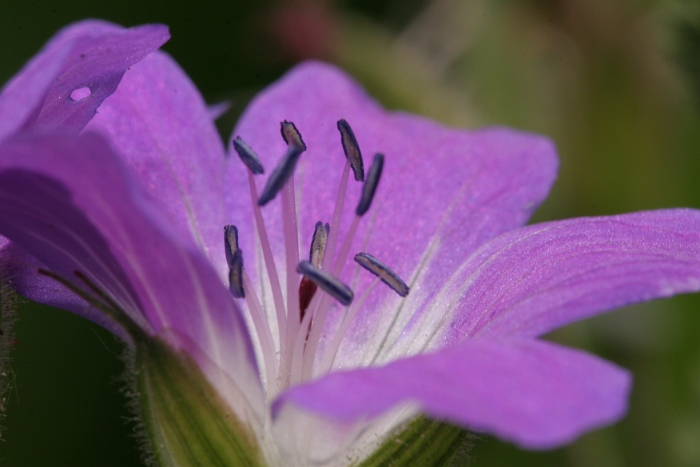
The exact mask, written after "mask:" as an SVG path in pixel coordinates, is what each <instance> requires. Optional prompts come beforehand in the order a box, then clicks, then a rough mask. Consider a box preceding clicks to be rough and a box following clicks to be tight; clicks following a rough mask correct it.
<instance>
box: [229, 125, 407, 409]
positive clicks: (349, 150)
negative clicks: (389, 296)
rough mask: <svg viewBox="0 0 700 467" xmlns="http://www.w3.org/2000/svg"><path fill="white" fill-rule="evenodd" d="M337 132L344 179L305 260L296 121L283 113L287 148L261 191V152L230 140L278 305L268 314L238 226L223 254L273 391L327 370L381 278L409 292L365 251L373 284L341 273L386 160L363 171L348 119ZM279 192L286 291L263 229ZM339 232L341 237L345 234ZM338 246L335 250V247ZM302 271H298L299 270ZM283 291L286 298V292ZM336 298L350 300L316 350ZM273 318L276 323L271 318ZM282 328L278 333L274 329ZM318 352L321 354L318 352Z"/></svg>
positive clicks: (362, 257)
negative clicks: (354, 195) (343, 229)
mask: <svg viewBox="0 0 700 467" xmlns="http://www.w3.org/2000/svg"><path fill="white" fill-rule="evenodd" d="M337 126H338V131H339V132H340V140H341V144H342V146H343V150H344V152H345V156H346V163H345V168H344V170H343V174H342V176H341V179H340V186H339V187H338V195H337V198H336V203H335V208H334V210H333V216H332V219H331V222H330V223H325V224H324V223H323V222H320V221H319V222H317V223H316V228H315V230H314V235H313V238H312V239H311V246H310V251H309V259H308V261H306V260H303V261H300V257H299V251H298V246H297V245H298V244H299V242H298V238H297V217H296V200H295V192H294V169H295V167H296V164H297V162H298V160H299V158H300V156H301V154H302V153H303V152H304V151H306V144H305V143H304V141H303V139H302V137H301V134H300V133H299V131H298V130H297V128H296V127H295V126H294V124H293V123H291V122H288V121H284V122H282V124H281V133H282V137H283V138H284V141H285V142H286V143H287V150H286V152H285V154H284V156H283V157H282V159H281V161H280V163H279V165H278V166H277V167H276V168H275V170H274V171H273V172H272V174H271V175H270V177H269V179H268V181H267V183H266V185H265V187H264V188H263V190H262V193H261V194H260V196H258V190H257V186H256V184H255V180H254V175H257V174H262V173H263V172H264V169H263V166H262V164H261V163H260V160H259V158H258V156H257V155H256V154H255V152H254V151H253V149H252V148H251V147H250V146H249V145H248V144H246V143H245V142H244V141H243V140H242V139H241V138H240V137H239V136H237V137H236V138H234V140H233V148H234V149H235V150H236V152H237V153H238V155H239V156H240V158H241V160H242V161H243V163H244V164H245V165H246V167H247V168H248V182H249V187H250V195H251V200H252V208H253V215H254V218H255V223H256V227H257V229H256V231H257V233H258V235H259V244H260V246H261V249H262V254H263V259H264V261H265V266H266V269H267V274H268V279H269V282H270V288H271V291H272V297H273V302H274V308H275V312H274V313H273V314H270V315H268V314H267V313H266V312H265V310H264V309H263V307H262V305H261V304H260V300H259V299H258V297H257V296H256V293H255V289H254V287H253V285H252V283H251V281H250V279H249V277H248V275H247V273H246V271H245V269H244V267H243V255H242V252H241V250H240V248H239V246H238V229H236V227H235V226H230V225H227V226H225V227H224V239H225V244H226V259H227V262H228V266H229V288H230V290H231V294H232V295H233V296H234V297H236V298H240V299H245V300H246V303H247V305H248V310H249V313H250V320H251V321H252V325H253V327H254V328H255V334H256V336H257V340H258V343H259V347H260V354H261V360H262V361H261V362H259V363H260V365H261V372H262V376H263V378H264V379H265V382H266V387H267V392H268V397H269V398H272V397H274V395H275V394H277V393H278V392H280V391H282V390H283V389H285V388H287V387H289V386H290V385H292V384H298V383H300V382H303V381H308V380H311V379H313V378H315V377H318V376H321V375H323V374H325V373H327V372H328V371H329V370H330V369H331V366H332V365H333V361H334V359H335V357H336V354H337V353H338V349H339V348H340V344H341V343H342V341H343V338H344V336H345V335H346V333H347V331H348V329H349V328H350V325H351V324H352V322H353V320H354V318H355V316H356V315H357V313H358V312H359V311H360V309H361V307H362V306H363V304H364V303H365V301H366V300H367V298H368V297H369V295H370V294H371V293H372V291H373V290H374V288H375V287H376V286H377V285H378V284H379V282H384V283H385V284H386V285H388V286H389V287H391V288H392V289H393V290H394V291H396V292H397V293H398V294H399V295H400V296H402V297H405V296H406V295H407V294H408V286H407V285H406V284H405V282H404V281H403V280H401V278H400V277H399V276H398V275H397V274H396V273H394V272H393V271H392V270H391V269H389V267H387V266H386V265H385V264H384V263H382V262H381V261H379V260H378V259H377V258H375V257H374V256H372V255H370V254H368V253H358V254H357V255H355V261H356V263H357V264H359V265H360V266H362V267H363V268H364V269H366V270H368V271H369V272H371V273H372V274H374V275H375V276H376V279H375V280H374V281H373V282H372V284H371V285H370V286H369V287H368V288H367V289H366V290H364V291H362V293H361V294H359V296H358V297H356V296H355V292H354V291H353V290H352V289H351V288H350V287H349V286H348V285H347V284H344V283H343V282H342V281H341V280H340V279H339V277H340V276H341V274H342V272H343V266H344V265H345V263H346V261H347V258H348V254H349V251H350V247H351V245H352V242H353V240H354V237H355V234H356V232H357V229H358V227H359V224H360V221H361V219H362V217H363V216H364V215H365V214H366V213H367V211H368V210H369V208H370V206H371V204H372V200H373V198H374V194H375V191H376V189H377V186H378V185H379V180H380V178H381V175H382V169H383V167H384V156H383V155H382V154H376V155H375V156H374V160H373V162H372V166H371V167H370V168H369V170H368V172H367V177H366V179H365V173H364V164H363V161H362V153H361V152H360V147H359V145H358V144H357V139H356V138H355V134H354V133H353V131H352V128H351V127H350V125H349V124H348V122H346V121H345V120H340V121H339V122H338V125H337ZM351 169H352V171H353V174H354V177H355V180H357V181H360V182H364V184H363V186H362V194H361V197H360V201H359V203H358V205H357V208H356V210H355V216H354V217H353V220H352V223H351V225H350V228H349V230H348V233H347V235H346V236H345V238H344V239H339V238H338V230H339V225H340V219H341V217H342V213H343V209H344V207H345V196H346V192H347V186H348V178H349V176H350V170H351ZM278 194H279V195H280V198H281V203H282V209H281V214H282V226H283V230H284V232H283V233H284V247H285V263H286V264H285V268H286V297H285V296H284V295H283V293H282V284H281V283H280V276H279V274H278V273H277V268H276V265H275V259H274V257H273V255H272V249H271V246H270V241H269V237H268V235H267V231H266V229H265V222H264V220H263V217H262V212H261V208H262V207H263V206H265V205H266V204H267V203H269V202H270V201H272V200H273V199H274V198H275V197H276V196H277V195H278ZM341 240H342V241H341ZM336 249H337V250H338V251H337V254H336ZM300 275H301V277H300ZM285 298H286V299H285ZM334 300H335V301H337V302H339V303H340V304H341V305H343V306H344V307H346V308H345V311H344V314H343V316H342V319H341V321H340V324H339V326H338V327H337V330H336V331H335V333H334V334H333V335H332V336H330V338H329V340H328V344H327V345H326V346H325V350H324V352H323V354H322V355H317V353H318V346H319V341H320V339H321V331H322V330H323V326H324V324H325V322H326V317H327V315H328V312H329V310H330V308H331V305H332V304H333V301H334ZM273 318H276V324H277V326H276V329H275V327H274V326H272V325H271V324H273V323H271V320H272V319H273ZM275 330H276V331H277V333H278V335H277V339H276V340H275V338H274V337H273V332H274V331H275ZM317 357H319V358H318V359H317Z"/></svg>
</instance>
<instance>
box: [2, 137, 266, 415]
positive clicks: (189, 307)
mask: <svg viewBox="0 0 700 467" xmlns="http://www.w3.org/2000/svg"><path fill="white" fill-rule="evenodd" d="M0 179H1V180H2V183H0V234H2V235H5V236H7V237H8V238H9V239H10V240H12V241H13V242H15V243H17V244H18V245H20V246H21V247H22V248H23V249H25V250H26V251H27V252H29V253H30V254H32V255H33V256H35V257H36V258H38V259H39V260H40V261H41V262H42V263H44V264H46V265H47V266H48V267H49V268H50V269H51V270H52V271H53V272H54V273H57V274H60V275H61V276H63V277H64V278H66V279H69V280H70V279H71V278H72V277H75V276H74V275H73V272H74V271H75V270H78V271H80V272H81V273H83V274H85V275H86V276H87V277H88V278H89V280H91V281H92V282H94V283H95V284H97V285H98V286H99V287H100V288H101V289H102V290H103V291H104V292H105V293H107V294H109V295H110V296H111V297H112V298H113V299H114V300H115V301H116V302H117V303H118V304H119V305H120V306H121V307H122V308H123V309H124V310H126V311H127V312H129V313H130V315H131V316H132V317H133V318H134V320H135V321H137V323H138V324H142V323H144V321H145V322H146V323H147V326H144V330H145V331H146V332H149V333H151V334H155V335H159V336H161V337H163V338H165V339H166V340H167V341H168V342H169V343H170V344H171V345H172V346H173V347H174V348H175V349H183V350H185V351H187V352H188V353H189V354H190V355H191V356H193V357H194V358H195V359H197V361H198V363H199V365H200V367H201V368H203V369H204V371H205V373H206V374H207V376H208V377H209V379H210V380H211V382H212V383H213V384H214V385H215V386H216V387H219V388H223V387H231V385H235V386H236V387H237V388H238V389H239V390H240V391H241V394H240V395H236V394H237V393H236V392H235V391H233V390H228V391H224V392H222V394H224V395H225V396H226V395H231V394H233V399H230V398H229V399H227V401H228V402H229V403H231V404H232V408H234V409H235V410H241V406H242V405H246V404H250V405H251V406H253V407H256V406H257V407H258V408H259V407H260V404H261V401H260V400H259V398H260V397H261V393H260V382H259V379H258V376H257V374H258V373H257V368H256V363H255V356H254V352H253V349H252V344H251V341H250V338H249V336H248V333H247V330H246V327H245V323H244V321H243V319H242V317H241V315H240V312H239V310H238V309H237V308H236V305H235V304H234V302H233V300H232V298H231V296H230V294H229V292H228V290H226V287H225V286H224V285H223V284H222V283H221V281H220V279H219V277H218V275H217V274H216V273H215V272H214V270H213V269H212V267H211V265H210V264H209V263H208V262H207V261H206V259H205V258H204V257H203V256H202V254H201V252H200V251H199V250H198V249H197V247H196V246H195V245H194V244H193V243H192V242H191V240H190V239H189V238H188V237H184V236H181V235H178V232H173V231H172V229H171V228H170V225H169V222H168V220H167V219H166V218H164V217H163V216H162V215H161V214H160V212H159V211H158V210H157V208H156V207H155V206H154V204H153V203H152V202H151V201H150V200H149V199H148V198H147V196H146V195H145V194H144V193H143V191H142V190H141V189H140V186H139V185H138V183H137V182H136V181H135V180H133V179H132V177H131V173H130V172H129V171H128V170H127V168H126V167H125V166H124V164H123V162H122V161H121V160H120V158H119V157H118V156H117V155H116V154H115V153H114V152H113V150H112V149H111V146H110V145H109V144H108V143H107V142H106V141H105V140H104V139H103V138H101V137H99V136H98V135H94V134H85V135H82V136H76V137H69V136H47V137H36V136H33V137H22V138H15V139H13V140H10V141H6V142H5V143H4V144H2V145H1V146H0ZM222 255H223V253H222ZM138 318H140V319H138ZM222 390H223V389H222ZM236 397H237V398H238V399H236Z"/></svg>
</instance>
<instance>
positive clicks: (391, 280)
mask: <svg viewBox="0 0 700 467" xmlns="http://www.w3.org/2000/svg"><path fill="white" fill-rule="evenodd" d="M355 261H356V262H357V264H359V265H360V266H362V267H363V268H365V269H366V270H368V271H369V272H371V273H372V274H374V275H375V276H377V277H378V278H380V279H381V280H382V282H384V283H385V284H386V285H388V286H389V287H390V288H391V289H392V290H393V291H394V292H396V293H397V294H399V295H400V296H402V297H405V296H406V295H408V291H409V288H408V286H407V285H406V283H405V282H404V281H403V280H401V278H400V277H399V276H398V274H396V273H395V272H394V271H392V270H391V269H389V267H388V266H387V265H386V264H384V263H382V262H381V261H379V260H378V259H377V258H375V257H374V256H372V255H370V254H369V253H358V254H356V255H355Z"/></svg>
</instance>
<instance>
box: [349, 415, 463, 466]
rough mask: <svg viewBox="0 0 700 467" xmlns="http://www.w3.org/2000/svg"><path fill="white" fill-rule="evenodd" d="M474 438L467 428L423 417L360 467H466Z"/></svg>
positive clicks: (403, 430) (382, 446)
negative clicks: (462, 466)
mask: <svg viewBox="0 0 700 467" xmlns="http://www.w3.org/2000/svg"><path fill="white" fill-rule="evenodd" d="M473 438H474V435H473V434H472V433H470V432H468V431H466V430H464V429H463V428H459V427H456V426H453V425H450V424H449V423H444V422H438V421H435V420H430V419H428V418H425V417H422V416H421V417H418V418H416V419H415V420H413V421H411V422H410V423H409V424H408V425H406V426H405V427H404V428H403V429H402V430H400V431H399V433H398V434H396V435H395V436H392V437H390V438H389V439H387V440H386V441H385V442H384V443H383V444H382V445H381V446H379V447H378V448H377V449H376V450H375V451H374V452H373V453H372V454H371V455H370V456H369V457H368V458H367V459H365V460H364V461H362V462H361V463H360V464H359V465H358V467H380V466H388V465H390V466H392V467H404V466H406V467H408V466H410V467H455V466H457V465H466V463H467V461H468V459H467V452H468V451H469V450H470V449H471V447H472V439H473Z"/></svg>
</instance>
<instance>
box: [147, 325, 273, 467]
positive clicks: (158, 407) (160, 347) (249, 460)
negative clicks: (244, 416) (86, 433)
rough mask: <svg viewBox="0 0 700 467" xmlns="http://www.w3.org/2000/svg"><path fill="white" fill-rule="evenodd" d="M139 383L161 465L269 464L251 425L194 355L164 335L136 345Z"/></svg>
mask: <svg viewBox="0 0 700 467" xmlns="http://www.w3.org/2000/svg"><path fill="white" fill-rule="evenodd" d="M134 364H135V366H134V370H135V375H134V383H135V384H136V389H137V392H138V395H137V396H138V399H139V400H138V403H139V409H140V410H139V412H140V414H141V415H142V420H141V421H142V422H143V428H144V430H145V437H146V438H147V441H148V442H147V445H148V446H147V447H150V450H151V451H152V452H151V453H150V455H149V457H150V459H149V460H150V461H151V463H152V464H154V465H156V466H158V467H175V466H177V467H190V466H207V467H208V466H221V467H231V466H236V467H238V466H241V467H257V466H262V465H264V461H263V456H262V453H261V451H260V448H259V446H258V444H257V442H256V439H255V436H254V435H253V433H252V430H250V429H249V427H247V426H245V425H244V424H243V423H242V422H241V421H240V420H239V419H238V417H236V415H235V414H234V413H233V412H232V411H231V409H230V408H229V407H228V406H227V404H226V403H225V402H224V401H223V400H222V399H221V397H220V396H219V394H218V393H217V392H216V390H215V389H214V388H213V387H212V386H211V384H210V383H209V382H208V381H207V379H206V378H205V376H204V375H203V374H202V372H201V371H200V370H199V367H198V366H197V365H196V363H195V362H194V361H193V360H192V358H191V357H189V356H188V355H186V354H184V353H181V352H176V351H174V350H172V349H171V348H170V347H169V346H168V345H167V344H166V343H164V342H163V341H161V340H159V339H152V338H146V339H141V340H140V341H139V342H138V343H137V344H136V353H135V360H134Z"/></svg>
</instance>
